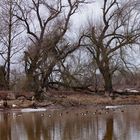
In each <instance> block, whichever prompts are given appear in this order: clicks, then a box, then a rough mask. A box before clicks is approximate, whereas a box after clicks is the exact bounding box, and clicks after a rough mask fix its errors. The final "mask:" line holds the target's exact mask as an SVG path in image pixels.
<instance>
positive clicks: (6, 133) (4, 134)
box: [0, 113, 11, 140]
mask: <svg viewBox="0 0 140 140" xmlns="http://www.w3.org/2000/svg"><path fill="white" fill-rule="evenodd" d="M1 119H2V120H1V121H0V139H1V140H11V124H10V120H9V118H8V114H7V113H4V114H3V115H2V116H1Z"/></svg>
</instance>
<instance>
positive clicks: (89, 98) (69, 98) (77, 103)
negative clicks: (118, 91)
mask: <svg viewBox="0 0 140 140" xmlns="http://www.w3.org/2000/svg"><path fill="white" fill-rule="evenodd" d="M136 104H140V95H115V98H113V99H112V98H111V97H109V96H106V95H97V94H86V93H81V92H67V93H66V92H61V94H60V93H59V94H58V93H53V95H52V94H51V95H48V96H47V97H46V99H45V100H42V101H37V100H27V99H26V98H21V99H16V100H7V101H6V106H5V101H3V100H1V101H0V108H1V109H5V108H7V109H21V108H52V109H53V108H56V109H62V108H71V107H76V108H77V107H78V108H79V107H80V108H84V107H86V108H87V107H90V106H95V107H97V106H99V107H100V106H106V105H136Z"/></svg>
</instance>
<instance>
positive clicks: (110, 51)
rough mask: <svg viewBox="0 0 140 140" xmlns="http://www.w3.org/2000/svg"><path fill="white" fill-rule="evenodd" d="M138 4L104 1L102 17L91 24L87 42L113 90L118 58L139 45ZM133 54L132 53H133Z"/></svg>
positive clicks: (105, 82) (85, 40) (107, 84)
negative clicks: (97, 21)
mask: <svg viewBox="0 0 140 140" xmlns="http://www.w3.org/2000/svg"><path fill="white" fill-rule="evenodd" d="M137 6H138V4H137V3H135V2H132V1H129V2H128V1H119V0H104V1H103V7H102V15H101V20H100V22H99V23H98V24H94V22H91V23H90V26H89V28H88V30H87V31H86V33H85V37H84V42H85V44H86V45H87V49H88V50H89V51H90V52H91V54H92V56H93V59H94V60H95V62H96V64H97V66H98V69H99V71H100V73H101V74H102V76H103V79H104V84H105V86H104V88H105V91H107V92H108V93H111V92H112V90H113V87H112V76H113V74H114V72H115V71H116V70H118V68H119V65H118V63H116V64H115V63H114V64H115V65H114V64H113V61H115V58H117V57H118V56H119V59H121V58H123V57H121V55H123V54H122V52H124V51H125V49H127V48H129V47H131V48H135V46H137V44H138V42H139V37H140V20H139V19H140V13H139V11H138V10H136V9H137ZM130 53H131V52H130Z"/></svg>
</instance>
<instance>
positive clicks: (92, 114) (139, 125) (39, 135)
mask: <svg viewBox="0 0 140 140" xmlns="http://www.w3.org/2000/svg"><path fill="white" fill-rule="evenodd" d="M139 139H140V107H139V106H128V107H119V108H115V109H114V108H112V109H111V108H109V109H108V108H107V109H104V110H103V111H102V110H96V109H92V108H90V109H82V110H81V109H75V110H73V109H71V110H63V111H57V110H56V111H44V112H16V111H13V112H11V111H10V112H8V111H6V112H0V140H139Z"/></svg>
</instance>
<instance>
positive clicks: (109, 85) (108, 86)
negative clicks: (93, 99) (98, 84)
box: [100, 66, 113, 94]
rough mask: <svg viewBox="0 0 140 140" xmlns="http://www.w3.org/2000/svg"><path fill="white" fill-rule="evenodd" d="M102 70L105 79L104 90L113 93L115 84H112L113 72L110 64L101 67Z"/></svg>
mask: <svg viewBox="0 0 140 140" xmlns="http://www.w3.org/2000/svg"><path fill="white" fill-rule="evenodd" d="M100 72H101V74H102V76H103V79H104V90H105V92H107V93H108V94H110V93H112V91H113V86H112V74H111V73H110V69H109V66H106V67H103V68H100Z"/></svg>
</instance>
